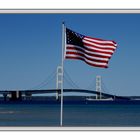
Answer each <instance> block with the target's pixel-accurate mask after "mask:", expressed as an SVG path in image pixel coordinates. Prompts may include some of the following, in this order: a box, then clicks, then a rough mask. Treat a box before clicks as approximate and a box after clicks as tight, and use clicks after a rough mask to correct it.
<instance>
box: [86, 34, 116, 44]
mask: <svg viewBox="0 0 140 140" xmlns="http://www.w3.org/2000/svg"><path fill="white" fill-rule="evenodd" d="M86 38H90V39H94V40H98V41H111V42H112V43H114V44H116V42H115V41H113V40H104V39H99V38H93V37H89V36H86Z"/></svg>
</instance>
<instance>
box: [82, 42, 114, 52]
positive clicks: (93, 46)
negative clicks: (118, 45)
mask: <svg viewBox="0 0 140 140" xmlns="http://www.w3.org/2000/svg"><path fill="white" fill-rule="evenodd" d="M83 43H84V46H89V47H92V48H97V49H102V50H111V51H115V49H113V48H103V47H98V46H95V45H91V44H88V43H85V42H83Z"/></svg>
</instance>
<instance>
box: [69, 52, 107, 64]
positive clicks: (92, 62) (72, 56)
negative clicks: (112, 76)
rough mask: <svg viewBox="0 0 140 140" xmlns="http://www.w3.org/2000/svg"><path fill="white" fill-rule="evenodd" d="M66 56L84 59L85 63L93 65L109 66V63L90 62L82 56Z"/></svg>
mask: <svg viewBox="0 0 140 140" xmlns="http://www.w3.org/2000/svg"><path fill="white" fill-rule="evenodd" d="M66 56H70V57H79V58H83V59H84V60H85V61H87V62H89V63H91V64H95V65H102V66H107V63H103V62H95V61H90V60H88V59H86V58H85V57H82V56H80V55H73V54H66Z"/></svg>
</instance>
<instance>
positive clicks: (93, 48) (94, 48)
mask: <svg viewBox="0 0 140 140" xmlns="http://www.w3.org/2000/svg"><path fill="white" fill-rule="evenodd" d="M84 46H85V47H87V48H89V49H92V50H96V51H102V52H111V53H114V51H113V50H105V49H98V48H96V47H94V46H93V47H91V46H88V44H86V45H84Z"/></svg>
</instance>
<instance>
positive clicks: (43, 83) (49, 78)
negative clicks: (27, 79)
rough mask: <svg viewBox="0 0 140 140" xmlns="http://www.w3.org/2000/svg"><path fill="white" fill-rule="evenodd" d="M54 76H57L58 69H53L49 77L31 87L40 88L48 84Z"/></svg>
mask: <svg viewBox="0 0 140 140" xmlns="http://www.w3.org/2000/svg"><path fill="white" fill-rule="evenodd" d="M54 76H56V70H55V71H53V72H52V73H51V74H50V75H49V76H48V77H47V78H45V80H44V81H42V82H41V83H40V84H38V85H36V86H34V87H32V88H31V89H38V88H41V87H43V86H45V85H47V84H48V83H49V82H50V81H51V80H52V79H53V78H54Z"/></svg>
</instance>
